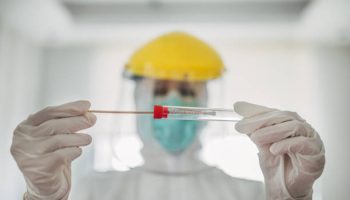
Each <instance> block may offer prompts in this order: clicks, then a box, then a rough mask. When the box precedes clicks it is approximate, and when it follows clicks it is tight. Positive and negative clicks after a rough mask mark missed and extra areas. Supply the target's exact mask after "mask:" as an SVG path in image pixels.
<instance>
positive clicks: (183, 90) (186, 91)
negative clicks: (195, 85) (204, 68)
mask: <svg viewBox="0 0 350 200" xmlns="http://www.w3.org/2000/svg"><path fill="white" fill-rule="evenodd" d="M179 93H180V94H181V96H183V97H194V96H195V95H196V93H195V91H194V90H193V89H191V88H187V87H180V88H179Z"/></svg>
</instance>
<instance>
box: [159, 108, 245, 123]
mask: <svg viewBox="0 0 350 200" xmlns="http://www.w3.org/2000/svg"><path fill="white" fill-rule="evenodd" d="M153 118H154V119H177V120H202V121H233V122H237V121H239V120H241V119H242V116H240V115H238V114H237V113H236V112H235V111H234V110H233V109H222V108H200V107H182V106H166V105H155V106H154V110H153Z"/></svg>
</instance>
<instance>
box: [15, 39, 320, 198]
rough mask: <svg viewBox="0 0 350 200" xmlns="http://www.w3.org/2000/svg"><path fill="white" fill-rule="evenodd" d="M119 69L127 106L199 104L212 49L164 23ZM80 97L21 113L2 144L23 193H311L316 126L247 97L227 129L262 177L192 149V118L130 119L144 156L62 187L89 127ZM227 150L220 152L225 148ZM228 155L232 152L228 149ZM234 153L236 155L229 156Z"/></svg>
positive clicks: (218, 66) (212, 72)
mask: <svg viewBox="0 0 350 200" xmlns="http://www.w3.org/2000/svg"><path fill="white" fill-rule="evenodd" d="M125 72H126V73H125V74H127V75H128V76H129V77H130V78H132V79H134V80H135V82H136V88H135V91H134V97H135V104H136V108H137V110H150V109H152V106H153V105H155V104H160V105H176V106H199V107H205V106H206V104H207V96H208V94H207V85H206V84H207V82H208V81H210V80H212V79H215V78H218V77H220V76H221V75H222V73H223V63H222V60H221V58H220V56H219V55H218V54H217V53H216V52H215V51H214V50H213V49H212V48H211V47H210V46H209V45H207V44H206V43H204V42H203V41H201V40H199V39H198V38H196V37H194V36H192V35H189V34H186V33H182V32H172V33H168V34H165V35H162V36H160V37H158V38H156V39H154V40H152V41H151V42H149V43H148V44H146V45H145V46H143V47H142V48H141V49H139V50H138V51H137V52H135V53H134V55H133V56H132V57H131V58H130V60H129V62H128V63H127V65H126V69H125ZM89 108H90V102H88V101H76V102H70V103H66V104H63V105H60V106H53V107H47V108H45V109H43V110H41V111H39V112H37V113H35V114H32V115H30V116H29V117H28V118H27V119H26V120H24V121H23V122H22V123H20V124H19V125H18V126H17V128H16V129H15V131H14V136H13V143H12V146H11V153H12V155H13V157H14V159H15V160H16V162H17V164H18V167H19V169H20V170H21V171H22V173H23V175H24V178H25V181H26V184H27V191H26V192H25V194H24V199H46V200H47V199H55V200H56V199H57V200H58V199H60V200H61V199H64V200H65V199H68V197H69V195H70V193H71V192H72V195H71V199H73V200H80V199H81V200H89V199H98V200H107V199H108V200H109V199H135V200H136V199H152V200H153V199H163V200H165V199H174V200H175V199H176V200H179V199H191V200H195V199H201V200H204V199H221V200H224V199H227V200H228V199H230V200H235V199H236V200H256V199H265V198H266V199H304V200H306V199H312V193H313V190H312V186H313V183H314V181H315V180H316V179H317V178H318V177H319V176H320V175H321V174H322V171H323V168H324V163H325V156H324V154H325V151H324V146H323V143H322V141H321V139H320V137H319V135H318V134H317V132H316V131H315V130H314V129H313V128H312V127H311V126H310V125H309V124H308V123H307V122H306V121H305V120H304V119H302V118H301V117H300V116H299V115H298V114H296V113H295V112H289V111H280V110H277V109H272V108H267V107H264V106H259V105H255V104H251V103H247V102H237V103H235V104H234V109H235V111H236V112H237V113H239V114H240V115H242V116H243V117H244V118H243V119H242V120H241V121H239V122H238V123H237V124H236V125H235V128H236V129H237V131H239V132H241V133H244V134H247V135H248V136H249V137H250V139H251V140H252V141H253V142H254V143H255V144H256V145H257V147H258V150H259V154H258V156H259V161H260V167H261V170H262V172H263V175H264V179H265V185H263V184H262V183H259V182H256V181H250V180H244V179H239V178H234V177H230V176H228V175H226V174H225V173H224V172H223V171H221V170H219V169H218V168H216V167H211V166H208V165H206V164H204V163H203V162H202V161H200V159H199V158H198V152H199V150H200V148H201V145H200V142H199V140H198V137H199V134H200V132H201V130H202V129H203V127H204V126H205V124H203V123H201V122H198V121H185V120H184V121H182V120H153V119H152V118H151V117H147V116H142V117H138V118H137V128H138V133H139V136H140V138H141V140H142V142H143V144H144V146H143V149H142V155H143V157H144V160H145V163H144V165H142V166H140V167H136V168H134V169H131V170H130V171H127V172H104V173H96V174H93V175H91V176H90V177H87V178H86V179H85V180H84V181H83V182H82V183H79V185H78V188H77V189H76V190H74V191H71V162H72V161H73V160H74V159H76V158H77V157H79V156H80V155H81V153H82V149H81V146H85V145H88V144H90V143H91V137H90V136H89V135H87V134H82V133H79V131H80V130H82V129H86V128H89V127H91V126H93V125H94V124H95V122H96V116H95V115H94V114H92V113H90V112H88V111H89ZM228 153H229V152H228ZM232 159H235V158H232ZM237 162H238V161H237Z"/></svg>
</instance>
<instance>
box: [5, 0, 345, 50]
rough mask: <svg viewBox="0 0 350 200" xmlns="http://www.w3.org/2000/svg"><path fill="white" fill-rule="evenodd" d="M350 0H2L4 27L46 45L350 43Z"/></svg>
mask: <svg viewBox="0 0 350 200" xmlns="http://www.w3.org/2000/svg"><path fill="white" fill-rule="evenodd" d="M348 10H350V1H347V0H219V1H218V0H206V1H200V0H187V1H184V0H162V1H160V0H150V1H149V0H148V1H147V0H128V1H127V0H56V1H47V0H26V1H21V0H2V1H0V11H1V12H0V14H1V18H0V19H1V21H0V22H1V23H2V24H8V25H11V26H12V27H15V29H17V30H19V31H21V32H24V33H25V34H28V35H31V36H32V37H33V38H34V39H36V40H38V41H40V42H42V43H44V44H46V45H64V44H67V43H68V44H70V43H86V42H94V41H95V42H102V41H104V42H110V41H113V40H115V39H118V38H119V39H120V38H135V39H137V38H140V39H141V38H144V37H149V36H153V35H155V34H157V33H159V32H164V31H169V30H185V31H190V32H194V33H195V34H196V33H198V34H203V35H205V36H206V37H214V38H223V39H228V38H229V39H233V40H253V39H254V40H255V39H257V40H289V41H291V40H293V41H294V40H298V41H314V42H322V43H323V42H331V43H340V44H349V43H350V42H349V41H350V12H348Z"/></svg>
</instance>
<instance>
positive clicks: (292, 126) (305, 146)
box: [234, 102, 325, 200]
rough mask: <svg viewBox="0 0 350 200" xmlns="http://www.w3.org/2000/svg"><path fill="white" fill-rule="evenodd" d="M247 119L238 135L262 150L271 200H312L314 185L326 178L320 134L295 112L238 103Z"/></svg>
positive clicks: (267, 187) (263, 168)
mask: <svg viewBox="0 0 350 200" xmlns="http://www.w3.org/2000/svg"><path fill="white" fill-rule="evenodd" d="M234 109H235V111H236V112H237V113H238V114H240V115H242V116H243V117H244V119H242V120H241V121H239V122H238V123H237V124H236V129H237V131H239V132H241V133H245V134H247V135H248V136H249V137H250V139H251V140H252V141H253V142H254V143H255V144H256V145H257V147H258V149H259V154H258V155H259V161H260V167H261V170H262V172H263V174H264V178H265V185H266V193H267V194H266V195H267V199H269V200H270V199H273V200H275V199H279V200H280V199H312V185H313V183H314V181H315V180H316V179H317V178H318V177H319V176H320V175H321V174H322V171H323V168H324V164H325V156H324V154H325V151H324V147H323V143H322V140H321V139H320V137H319V135H318V134H317V132H316V131H315V130H314V129H313V128H312V127H311V126H310V125H309V124H308V123H306V121H305V120H303V119H302V118H301V117H299V115H298V114H297V113H295V112H289V111H280V110H277V109H271V108H267V107H263V106H259V105H254V104H250V103H247V102H237V103H235V105H234Z"/></svg>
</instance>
